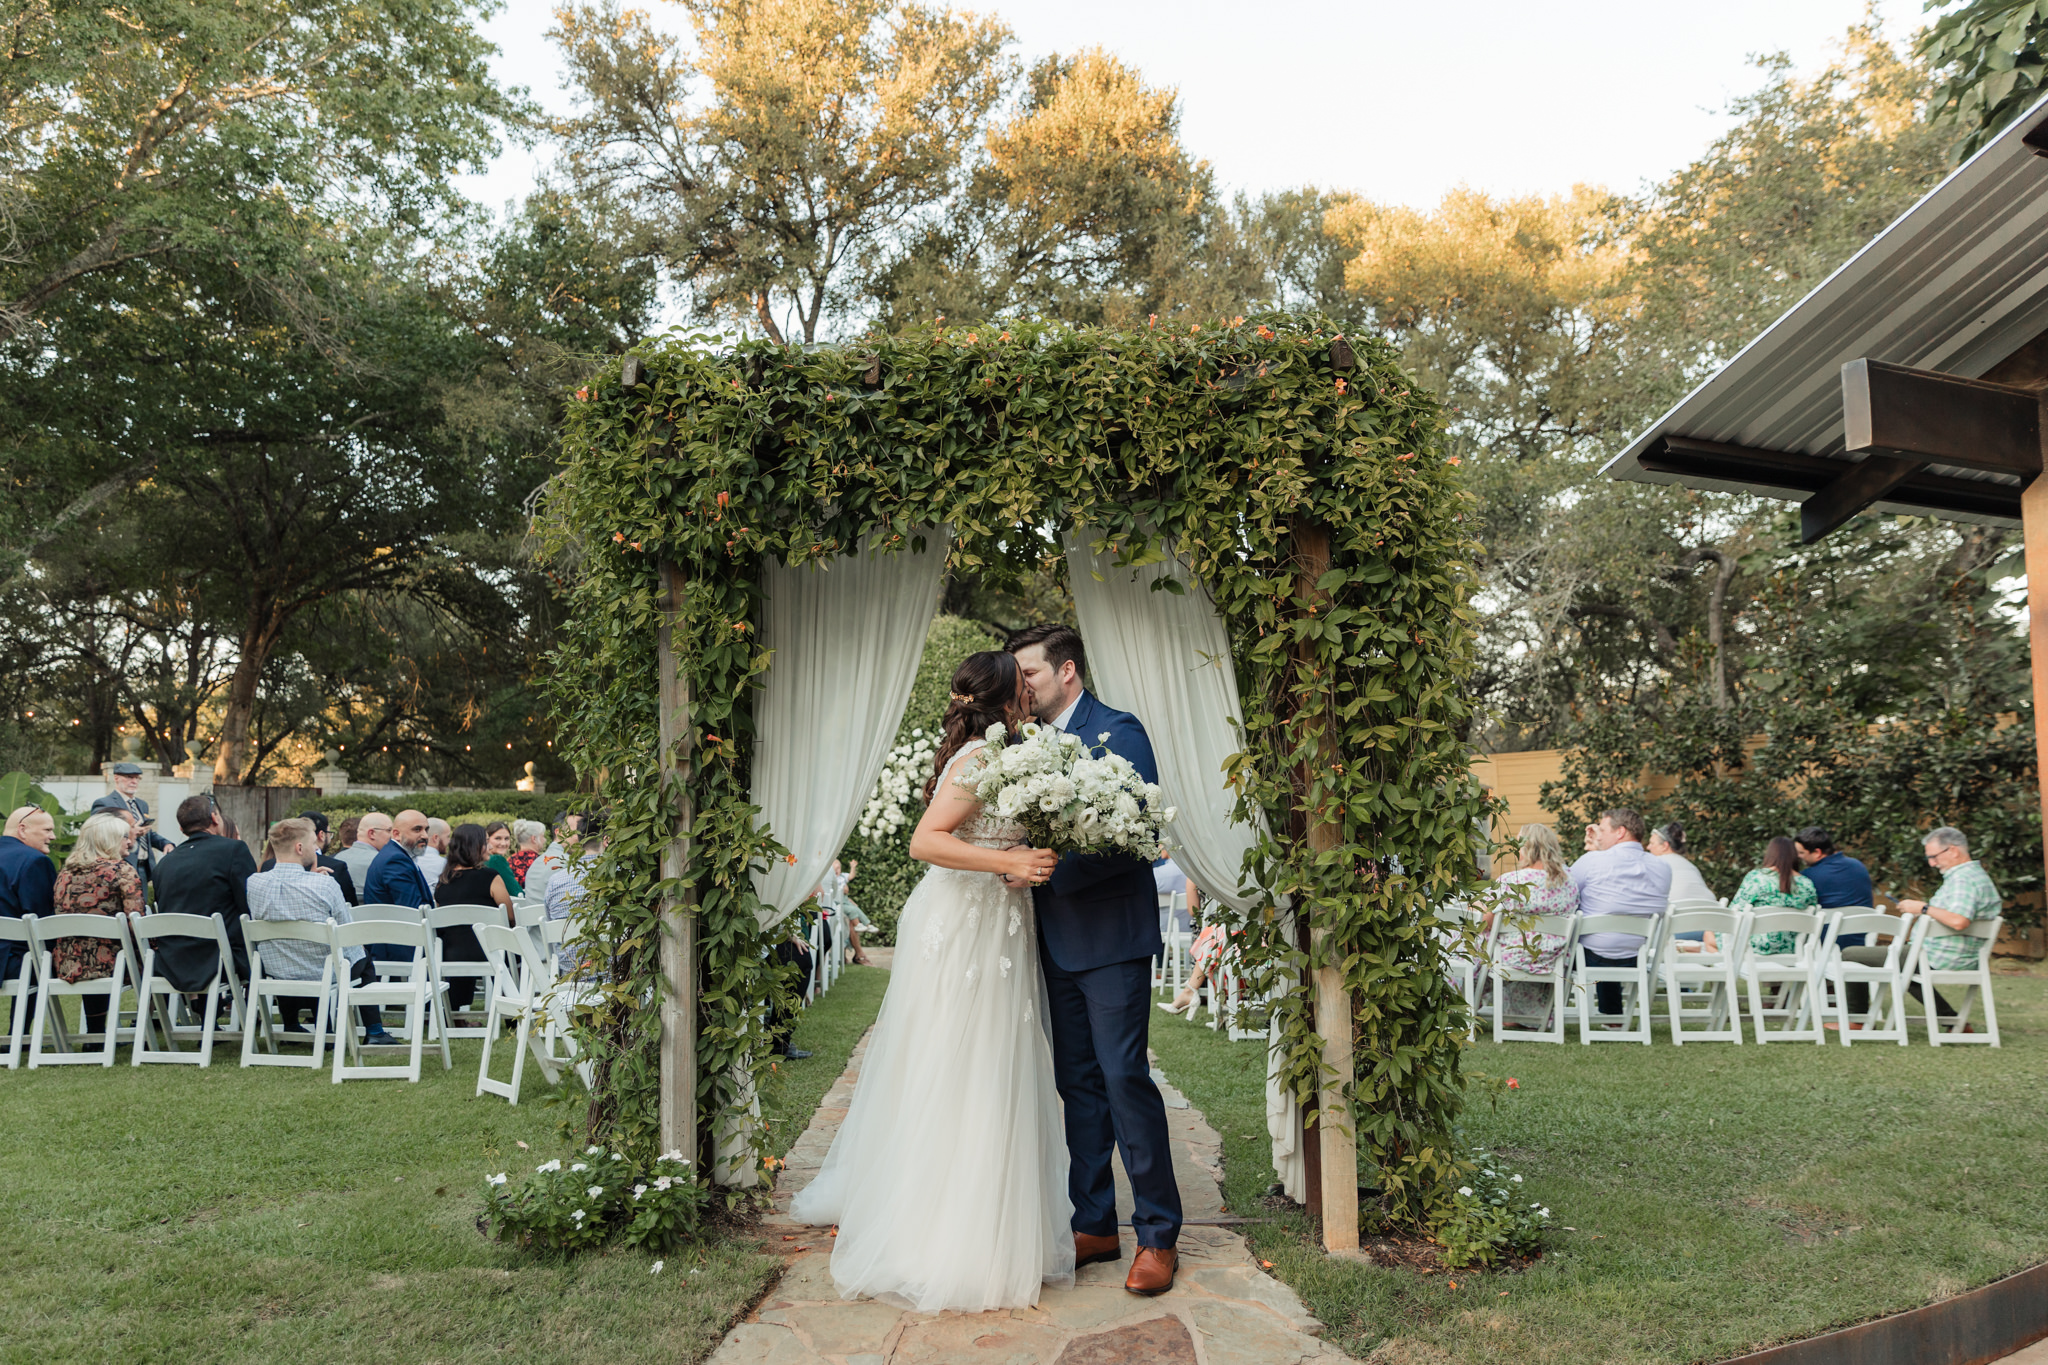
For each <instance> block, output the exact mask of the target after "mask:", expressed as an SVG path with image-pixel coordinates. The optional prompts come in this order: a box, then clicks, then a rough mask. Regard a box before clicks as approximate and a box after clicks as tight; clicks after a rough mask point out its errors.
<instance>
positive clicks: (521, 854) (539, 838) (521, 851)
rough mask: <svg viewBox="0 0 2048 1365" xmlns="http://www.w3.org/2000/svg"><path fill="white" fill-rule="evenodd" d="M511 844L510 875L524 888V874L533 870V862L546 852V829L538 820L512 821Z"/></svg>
mask: <svg viewBox="0 0 2048 1365" xmlns="http://www.w3.org/2000/svg"><path fill="white" fill-rule="evenodd" d="M512 843H513V849H512V859H511V862H512V875H513V876H515V877H517V878H519V884H520V885H521V886H524V885H526V874H527V873H529V872H531V871H532V870H533V864H534V860H535V859H537V858H539V857H540V855H541V854H543V853H545V852H547V847H548V827H547V826H546V825H543V824H542V823H541V822H540V821H538V820H514V821H513V822H512Z"/></svg>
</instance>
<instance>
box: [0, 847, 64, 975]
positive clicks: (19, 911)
mask: <svg viewBox="0 0 2048 1365" xmlns="http://www.w3.org/2000/svg"><path fill="white" fill-rule="evenodd" d="M56 891H57V865H56V864H55V863H53V862H51V861H50V858H49V855H48V854H46V853H38V852H36V851H35V850H34V849H32V848H30V847H29V846H28V845H27V844H24V843H23V842H22V841H21V840H19V839H17V838H15V837H14V836H13V835H12V834H9V835H6V836H4V837H0V915H12V916H14V917H15V918H16V919H19V918H21V917H22V916H23V915H48V914H52V913H54V910H53V908H52V907H53V906H54V905H55V904H56ZM8 946H9V947H14V946H16V945H14V944H9V945H8Z"/></svg>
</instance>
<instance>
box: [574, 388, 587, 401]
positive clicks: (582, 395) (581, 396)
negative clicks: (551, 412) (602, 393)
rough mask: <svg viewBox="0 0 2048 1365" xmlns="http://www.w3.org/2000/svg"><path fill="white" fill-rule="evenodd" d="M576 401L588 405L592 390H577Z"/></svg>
mask: <svg viewBox="0 0 2048 1365" xmlns="http://www.w3.org/2000/svg"><path fill="white" fill-rule="evenodd" d="M576 401H577V402H579V403H588V402H589V401H590V390H589V389H588V388H582V389H578V390H576Z"/></svg>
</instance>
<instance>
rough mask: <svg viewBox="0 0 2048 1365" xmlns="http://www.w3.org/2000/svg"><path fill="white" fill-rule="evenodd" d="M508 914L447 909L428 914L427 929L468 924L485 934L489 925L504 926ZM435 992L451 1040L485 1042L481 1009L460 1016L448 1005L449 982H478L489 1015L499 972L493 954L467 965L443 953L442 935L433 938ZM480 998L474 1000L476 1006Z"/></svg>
mask: <svg viewBox="0 0 2048 1365" xmlns="http://www.w3.org/2000/svg"><path fill="white" fill-rule="evenodd" d="M504 923H505V912H504V911H502V910H500V909H498V908H497V907H495V906H482V905H444V906H440V907H438V908H436V909H433V910H429V911H428V912H427V928H429V929H432V930H436V931H439V930H442V929H452V928H454V927H455V926H457V925H459V924H467V925H469V926H471V927H472V928H475V929H479V930H481V929H482V928H483V927H484V926H485V925H492V924H495V925H499V926H501V927H502V926H503V925H504ZM433 944H434V947H433V952H432V959H433V964H434V965H433V989H434V995H435V997H436V999H437V1000H438V1001H439V1005H438V1009H439V1011H440V1020H441V1024H442V1026H443V1027H444V1028H445V1029H446V1030H447V1033H448V1036H449V1037H450V1038H481V1037H483V1036H484V1015H483V1014H479V1013H476V1012H475V1011H476V1009H477V1005H476V1004H475V1003H472V1004H471V1006H470V1011H469V1012H467V1013H464V1014H460V1015H458V1014H457V1013H455V1011H454V1010H453V1009H452V1008H451V1007H450V1006H449V1004H448V999H447V997H448V979H449V978H450V977H456V976H465V977H469V978H472V979H473V980H475V981H476V982H477V996H480V997H481V998H482V1000H483V1006H482V1008H483V1010H484V1011H485V1012H486V1013H488V1012H489V1009H490V997H491V976H492V974H493V972H494V971H495V970H496V969H495V968H493V967H492V966H491V961H490V954H488V953H486V954H484V960H483V961H481V962H464V961H462V960H460V959H456V958H450V957H449V956H447V954H446V953H444V952H443V951H442V947H441V935H440V934H439V932H436V933H435V934H434V936H433ZM476 998H477V997H476V996H473V997H471V999H472V1001H473V1002H474V1001H475V999H476Z"/></svg>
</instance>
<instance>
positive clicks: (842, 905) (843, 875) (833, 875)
mask: <svg viewBox="0 0 2048 1365" xmlns="http://www.w3.org/2000/svg"><path fill="white" fill-rule="evenodd" d="M859 875H860V859H858V858H855V859H853V860H852V861H851V862H849V863H847V865H846V868H845V870H844V871H841V870H840V867H839V860H838V859H837V858H834V859H833V860H832V870H831V871H830V872H828V873H826V874H825V880H826V881H827V882H828V883H830V884H831V885H832V887H833V888H834V890H833V896H832V901H831V910H832V917H833V918H834V919H836V920H838V921H839V922H840V923H841V924H843V925H844V926H846V941H847V942H848V943H849V944H851V945H852V946H853V960H854V961H855V962H856V963H857V964H859V965H860V966H863V967H871V966H873V965H874V964H873V963H872V962H870V961H869V960H868V953H867V949H865V948H863V947H862V946H861V942H860V931H861V930H863V929H865V930H867V931H868V932H869V933H873V932H874V931H875V922H874V921H873V920H871V919H869V918H868V917H867V914H866V912H865V911H863V910H862V909H861V908H860V906H859V905H857V904H855V903H854V899H853V896H852V894H851V893H850V892H849V891H848V889H847V888H849V887H850V886H852V885H853V879H854V878H855V877H857V876H859Z"/></svg>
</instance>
